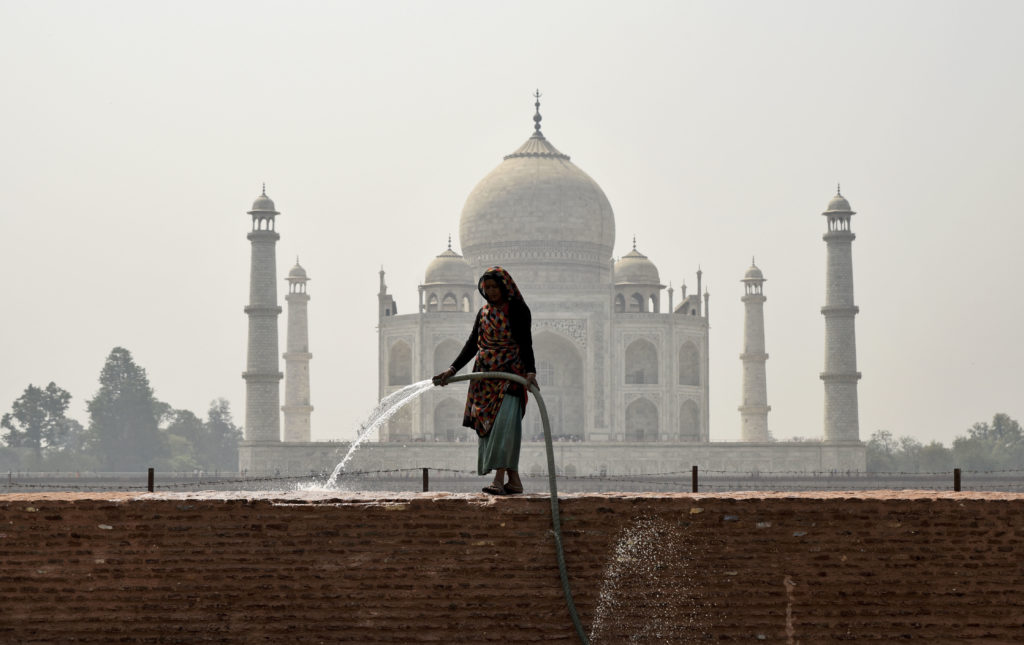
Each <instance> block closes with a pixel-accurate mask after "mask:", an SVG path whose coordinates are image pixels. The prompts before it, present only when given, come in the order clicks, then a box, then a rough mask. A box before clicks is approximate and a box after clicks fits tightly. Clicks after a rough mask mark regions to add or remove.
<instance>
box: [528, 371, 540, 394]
mask: <svg viewBox="0 0 1024 645" xmlns="http://www.w3.org/2000/svg"><path fill="white" fill-rule="evenodd" d="M526 382H527V383H529V384H530V385H532V386H533V387H535V388H537V389H538V390H539V389H540V383H538V382H537V375H536V374H534V373H533V372H530V373H528V374H527V375H526Z"/></svg>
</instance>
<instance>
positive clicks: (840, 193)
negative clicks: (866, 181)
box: [836, 181, 843, 197]
mask: <svg viewBox="0 0 1024 645" xmlns="http://www.w3.org/2000/svg"><path fill="white" fill-rule="evenodd" d="M836 196H837V197H842V196H843V191H841V190H839V182H838V181H837V182H836Z"/></svg>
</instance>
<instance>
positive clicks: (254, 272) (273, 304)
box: [242, 186, 284, 441]
mask: <svg viewBox="0 0 1024 645" xmlns="http://www.w3.org/2000/svg"><path fill="white" fill-rule="evenodd" d="M249 214H250V215H252V230H251V231H250V232H249V234H248V236H247V237H248V238H249V241H250V242H252V262H251V264H250V268H249V306H248V307H246V308H245V313H246V314H247V315H248V316H249V350H248V357H247V362H246V370H245V372H243V373H242V378H243V379H245V440H246V441H280V440H281V393H280V387H279V382H280V381H281V379H282V378H283V377H284V375H283V374H282V373H281V372H280V371H279V370H278V362H277V357H278V349H277V316H278V314H280V313H281V308H280V307H278V306H277V259H276V257H275V251H274V247H275V246H276V244H277V241H278V240H279V239H280V238H281V236H280V235H278V234H277V232H276V231H275V230H274V217H275V216H276V215H278V214H279V213H278V212H277V211H276V210H275V209H274V202H273V201H272V200H271V199H270V198H269V197H267V188H266V186H264V187H263V194H261V195H260V196H259V197H257V198H256V201H255V202H253V204H252V210H251V211H249Z"/></svg>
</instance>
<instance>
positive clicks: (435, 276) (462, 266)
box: [423, 242, 476, 285]
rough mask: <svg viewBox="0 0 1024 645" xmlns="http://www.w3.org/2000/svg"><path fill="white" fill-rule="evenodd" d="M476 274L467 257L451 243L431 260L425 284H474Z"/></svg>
mask: <svg viewBox="0 0 1024 645" xmlns="http://www.w3.org/2000/svg"><path fill="white" fill-rule="evenodd" d="M475 282H476V276H475V275H474V273H473V268H472V267H470V266H469V262H466V259H465V258H464V257H462V256H461V255H459V254H458V253H456V252H455V251H453V250H452V247H451V243H450V242H449V246H448V248H447V249H445V251H444V252H443V253H441V255H439V256H437V257H436V258H434V259H433V260H431V262H430V264H429V265H427V272H426V275H425V276H424V278H423V284H470V285H471V284H474V283H475Z"/></svg>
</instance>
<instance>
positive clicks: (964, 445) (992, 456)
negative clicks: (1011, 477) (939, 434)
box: [953, 413, 1024, 470]
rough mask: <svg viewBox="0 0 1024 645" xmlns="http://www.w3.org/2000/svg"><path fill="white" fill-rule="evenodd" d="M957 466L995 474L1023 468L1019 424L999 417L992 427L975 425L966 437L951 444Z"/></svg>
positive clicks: (1023, 444) (1023, 433)
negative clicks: (1000, 470)
mask: <svg viewBox="0 0 1024 645" xmlns="http://www.w3.org/2000/svg"><path fill="white" fill-rule="evenodd" d="M953 454H954V457H955V458H956V462H957V464H959V465H960V466H961V467H963V468H967V469H970V470H996V469H999V468H1019V467H1021V466H1024V431H1022V429H1021V427H1020V424H1019V423H1017V422H1016V421H1014V420H1013V419H1011V418H1010V417H1009V415H1006V414H1003V413H999V414H996V415H995V416H993V417H992V423H991V424H988V423H983V422H982V423H975V424H974V425H973V426H971V427H970V428H969V429H968V430H967V436H966V437H957V438H956V440H955V441H954V442H953Z"/></svg>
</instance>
